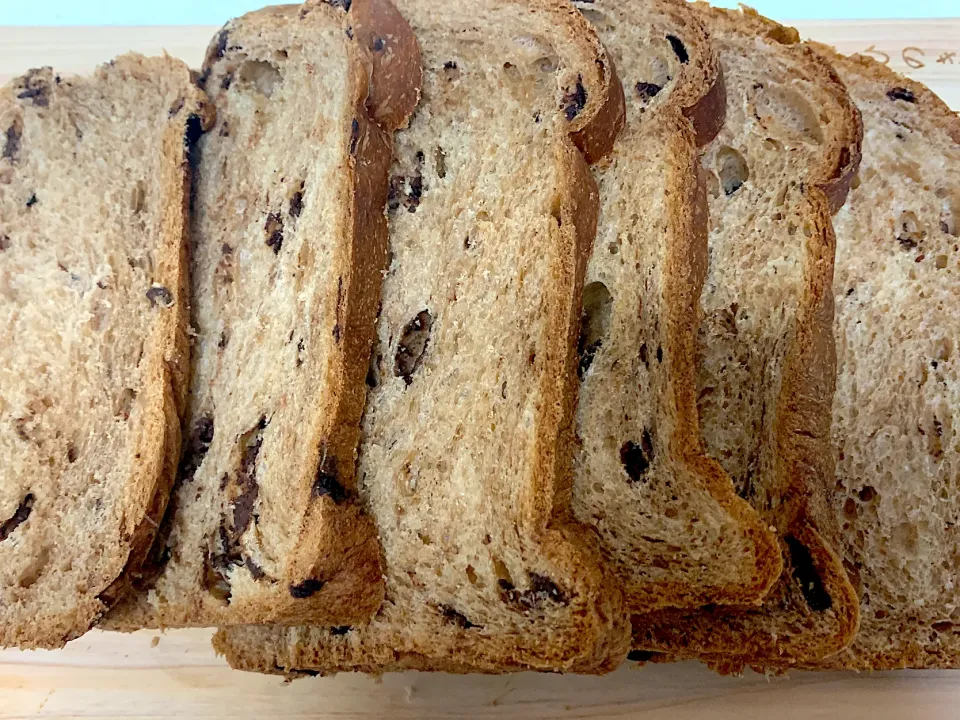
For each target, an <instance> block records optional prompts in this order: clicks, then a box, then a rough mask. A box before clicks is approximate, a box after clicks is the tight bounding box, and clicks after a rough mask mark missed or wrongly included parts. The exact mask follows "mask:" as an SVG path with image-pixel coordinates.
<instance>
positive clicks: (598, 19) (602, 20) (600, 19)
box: [577, 6, 613, 32]
mask: <svg viewBox="0 0 960 720" xmlns="http://www.w3.org/2000/svg"><path fill="white" fill-rule="evenodd" d="M577 10H579V11H580V14H581V15H583V16H584V17H585V18H586V19H587V20H589V21H590V23H591V24H592V25H593V26H594V27H595V28H597V30H600V31H601V32H602V31H610V30H613V24H612V23H611V22H610V18H609V17H607V15H606V14H604V13H602V12H600V11H599V10H594V9H593V8H585V7H579V6H578V7H577Z"/></svg>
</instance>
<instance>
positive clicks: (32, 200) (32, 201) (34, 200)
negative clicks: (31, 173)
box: [27, 193, 40, 208]
mask: <svg viewBox="0 0 960 720" xmlns="http://www.w3.org/2000/svg"><path fill="white" fill-rule="evenodd" d="M38 202H40V201H39V200H37V194H36V193H34V194H33V195H31V196H30V197H29V198H27V207H28V208H32V207H33V206H34V205H36V204H37V203H38Z"/></svg>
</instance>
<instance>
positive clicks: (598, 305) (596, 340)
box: [577, 282, 613, 380]
mask: <svg viewBox="0 0 960 720" xmlns="http://www.w3.org/2000/svg"><path fill="white" fill-rule="evenodd" d="M612 306H613V297H612V296H611V295H610V291H609V290H608V289H607V286H606V285H604V284H603V283H602V282H593V283H590V284H589V285H587V287H586V288H584V291H583V322H582V325H581V328H580V341H579V343H578V348H577V350H578V353H579V357H580V364H579V366H578V375H579V376H580V379H581V380H583V378H584V377H585V376H586V374H587V371H588V370H589V369H590V366H591V365H592V364H593V360H594V358H595V357H596V355H597V353H598V352H599V351H600V348H601V347H602V346H603V341H604V338H606V336H607V333H608V332H609V329H610V315H611V308H612Z"/></svg>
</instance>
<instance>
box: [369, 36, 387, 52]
mask: <svg viewBox="0 0 960 720" xmlns="http://www.w3.org/2000/svg"><path fill="white" fill-rule="evenodd" d="M385 45H386V43H385V42H384V40H383V38H382V37H379V36H377V37H375V38H374V39H373V43H372V44H371V45H370V47H371V48H373V51H374V52H382V51H383V48H384V46H385Z"/></svg>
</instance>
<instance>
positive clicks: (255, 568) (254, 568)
mask: <svg viewBox="0 0 960 720" xmlns="http://www.w3.org/2000/svg"><path fill="white" fill-rule="evenodd" d="M243 564H244V565H245V566H246V568H247V570H248V571H249V572H250V575H251V576H252V577H253V579H254V580H263V578H265V577H266V576H267V574H266V573H265V572H264V571H263V568H261V567H260V566H259V565H257V564H256V563H255V562H254V561H253V560H251V559H250V558H249V557H247V558H244V560H243Z"/></svg>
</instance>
